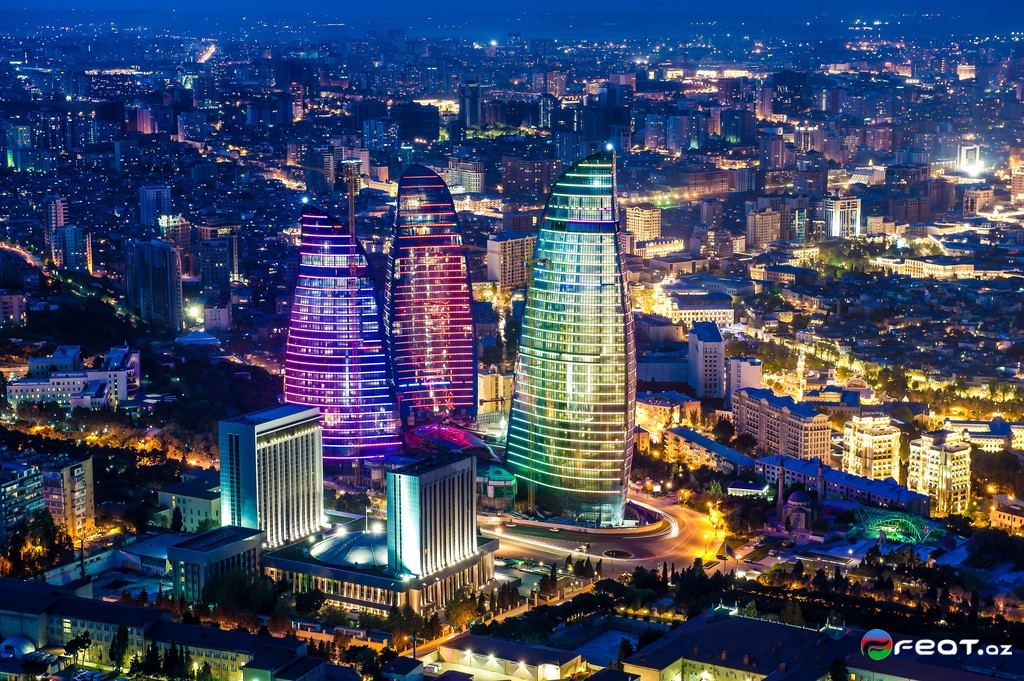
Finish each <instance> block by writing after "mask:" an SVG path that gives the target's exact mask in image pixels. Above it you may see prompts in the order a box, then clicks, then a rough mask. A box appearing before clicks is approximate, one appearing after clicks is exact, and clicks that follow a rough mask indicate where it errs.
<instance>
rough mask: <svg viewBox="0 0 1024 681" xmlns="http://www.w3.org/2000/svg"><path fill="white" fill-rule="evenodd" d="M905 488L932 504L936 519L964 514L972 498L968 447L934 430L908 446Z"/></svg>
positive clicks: (954, 436) (942, 432) (944, 433)
mask: <svg viewBox="0 0 1024 681" xmlns="http://www.w3.org/2000/svg"><path fill="white" fill-rule="evenodd" d="M907 487H909V488H910V489H911V490H913V491H915V492H918V493H920V494H927V495H928V498H929V499H930V500H931V506H932V513H933V515H936V516H947V515H957V514H964V513H965V512H966V511H967V505H968V502H969V501H970V497H971V445H970V443H969V442H966V441H965V440H964V439H963V438H962V437H961V436H960V435H958V434H956V433H953V432H950V431H946V430H935V431H932V432H930V433H924V434H923V435H921V437H919V438H918V439H916V440H911V442H910V464H909V467H908V468H907Z"/></svg>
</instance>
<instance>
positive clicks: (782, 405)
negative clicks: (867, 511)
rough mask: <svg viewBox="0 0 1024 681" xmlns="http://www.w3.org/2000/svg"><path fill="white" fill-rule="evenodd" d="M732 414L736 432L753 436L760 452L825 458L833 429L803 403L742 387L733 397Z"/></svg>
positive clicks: (801, 457)
mask: <svg viewBox="0 0 1024 681" xmlns="http://www.w3.org/2000/svg"><path fill="white" fill-rule="evenodd" d="M732 411H733V423H735V424H736V432H738V433H747V434H749V435H753V436H754V437H755V438H756V439H757V442H758V447H759V448H760V449H761V450H762V451H767V452H781V453H782V454H785V455H787V456H792V457H795V458H797V459H812V458H815V457H818V458H821V459H822V460H824V459H825V458H826V457H828V451H829V441H830V440H829V438H830V434H831V432H832V426H831V425H830V424H829V420H828V417H827V416H825V415H824V414H821V413H819V412H817V411H815V410H814V409H813V408H812V407H810V406H808V405H806V404H802V403H800V402H796V401H795V400H793V398H791V397H788V396H781V395H776V394H775V393H774V392H772V391H771V390H769V389H767V388H764V389H761V388H743V389H741V390H737V391H736V392H735V393H733V395H732Z"/></svg>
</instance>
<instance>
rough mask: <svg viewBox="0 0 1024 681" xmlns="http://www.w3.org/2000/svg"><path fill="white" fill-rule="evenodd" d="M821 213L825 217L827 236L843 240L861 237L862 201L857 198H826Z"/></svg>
mask: <svg viewBox="0 0 1024 681" xmlns="http://www.w3.org/2000/svg"><path fill="white" fill-rule="evenodd" d="M821 212H822V213H823V214H824V216H825V236H827V237H832V238H843V239H849V238H851V237H855V236H860V233H861V226H860V199H859V198H857V197H856V196H826V197H825V199H824V201H823V202H822V206H821Z"/></svg>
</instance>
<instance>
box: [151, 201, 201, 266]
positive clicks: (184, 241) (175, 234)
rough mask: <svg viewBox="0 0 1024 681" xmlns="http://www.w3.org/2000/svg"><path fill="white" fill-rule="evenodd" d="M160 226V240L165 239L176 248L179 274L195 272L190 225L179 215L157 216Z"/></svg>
mask: <svg viewBox="0 0 1024 681" xmlns="http://www.w3.org/2000/svg"><path fill="white" fill-rule="evenodd" d="M156 221H157V225H159V227H160V240H161V241H166V242H167V243H169V244H171V245H172V246H174V247H175V248H177V249H178V257H180V258H181V274H182V276H186V277H190V276H192V275H193V274H195V262H194V260H193V257H192V225H191V224H189V222H188V220H186V219H185V218H183V217H182V216H180V215H160V216H157V219H156Z"/></svg>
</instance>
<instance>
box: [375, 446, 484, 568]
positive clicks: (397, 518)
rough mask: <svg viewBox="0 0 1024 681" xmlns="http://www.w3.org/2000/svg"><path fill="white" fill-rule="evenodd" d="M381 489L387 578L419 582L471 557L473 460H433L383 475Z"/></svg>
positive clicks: (474, 533)
mask: <svg viewBox="0 0 1024 681" xmlns="http://www.w3.org/2000/svg"><path fill="white" fill-rule="evenodd" d="M386 489H387V498H388V523H387V532H388V570H389V572H391V573H392V574H394V575H396V576H398V577H403V576H408V577H425V576H427V575H432V574H437V573H438V572H441V571H442V570H445V569H447V568H448V567H451V566H452V565H455V564H457V563H460V562H462V561H463V560H466V559H467V558H469V557H471V556H472V555H473V554H474V553H475V552H476V536H477V531H476V513H475V508H476V504H475V501H474V499H475V494H476V458H474V457H469V456H457V455H456V456H452V457H438V458H433V459H425V460H423V461H418V462H416V463H414V464H410V465H408V466H404V467H402V468H398V469H396V470H393V471H388V473H387V482H386ZM453 508H454V509H474V512H461V513H459V512H456V513H453V512H452V509H453Z"/></svg>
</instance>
